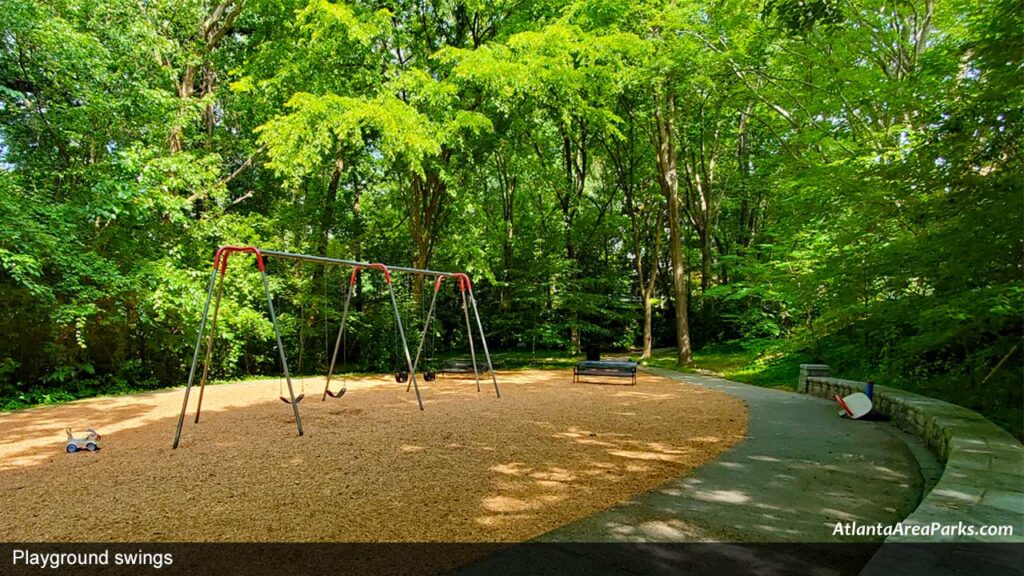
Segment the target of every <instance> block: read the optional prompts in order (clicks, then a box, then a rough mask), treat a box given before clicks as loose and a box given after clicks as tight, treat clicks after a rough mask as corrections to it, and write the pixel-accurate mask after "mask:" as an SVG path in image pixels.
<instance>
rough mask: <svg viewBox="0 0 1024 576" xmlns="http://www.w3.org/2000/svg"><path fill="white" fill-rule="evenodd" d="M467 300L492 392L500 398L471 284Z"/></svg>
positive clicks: (496, 378)
mask: <svg viewBox="0 0 1024 576" xmlns="http://www.w3.org/2000/svg"><path fill="white" fill-rule="evenodd" d="M469 302H470V304H472V305H473V316H475V317H476V327H477V328H479V329H480V341H481V342H483V345H484V356H485V357H486V358H487V369H488V370H490V371H491V380H492V381H493V382H494V393H495V394H497V395H498V398H501V390H499V389H498V377H497V376H496V375H495V374H494V366H493V365H492V364H491V353H490V351H488V350H487V338H485V337H484V325H483V324H481V323H480V312H478V311H477V309H476V298H474V297H473V286H472V285H470V286H469Z"/></svg>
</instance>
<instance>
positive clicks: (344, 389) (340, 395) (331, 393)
mask: <svg viewBox="0 0 1024 576" xmlns="http://www.w3.org/2000/svg"><path fill="white" fill-rule="evenodd" d="M345 392H348V388H342V389H341V390H338V392H337V393H335V392H331V391H330V390H327V395H328V396H330V397H331V398H341V397H342V396H344V395H345Z"/></svg>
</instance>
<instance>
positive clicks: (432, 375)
mask: <svg viewBox="0 0 1024 576" xmlns="http://www.w3.org/2000/svg"><path fill="white" fill-rule="evenodd" d="M423 379H424V380H426V381H427V382H433V381H434V380H437V372H434V371H433V370H430V371H427V372H424V373H423Z"/></svg>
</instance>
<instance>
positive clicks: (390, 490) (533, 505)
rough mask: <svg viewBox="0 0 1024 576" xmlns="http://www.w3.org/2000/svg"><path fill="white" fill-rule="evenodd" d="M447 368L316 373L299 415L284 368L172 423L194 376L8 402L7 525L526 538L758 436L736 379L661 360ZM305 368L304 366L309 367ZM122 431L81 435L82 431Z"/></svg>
mask: <svg viewBox="0 0 1024 576" xmlns="http://www.w3.org/2000/svg"><path fill="white" fill-rule="evenodd" d="M498 377H499V382H500V383H501V385H502V391H503V397H502V398H500V399H498V398H495V396H494V393H493V388H489V387H488V385H489V382H488V381H485V382H483V383H482V386H483V391H482V392H477V391H476V386H475V384H474V383H473V381H472V379H449V378H441V379H439V380H438V381H436V382H433V383H425V385H424V386H423V388H422V391H423V396H424V400H425V403H426V410H425V411H423V412H420V411H419V410H417V408H416V399H415V396H414V395H413V393H411V392H409V393H406V392H405V387H404V385H398V384H395V383H394V381H393V380H391V381H389V380H387V379H386V377H385V376H381V377H376V378H371V377H367V378H360V379H355V380H353V379H349V380H348V388H349V391H348V393H347V394H346V395H345V396H344V397H343V398H341V399H337V400H332V399H330V398H328V400H327V402H321V401H320V392H321V391H322V390H323V379H322V378H309V379H306V380H305V389H306V394H307V396H306V399H305V400H304V401H303V402H302V403H301V404H300V405H299V407H300V410H301V415H302V418H303V423H304V425H305V429H306V435H305V436H304V437H298V436H297V435H296V433H295V426H294V421H293V418H292V414H291V407H289V406H287V405H285V404H283V403H281V402H280V401H279V400H278V399H277V394H278V381H277V380H265V381H249V382H241V383H236V384H227V385H218V386H211V387H208V388H207V389H206V397H205V399H204V405H203V418H202V422H201V423H200V424H198V425H196V424H193V423H192V418H193V414H194V406H195V401H194V398H195V396H193V400H192V402H191V406H190V412H189V416H188V418H187V419H186V424H185V428H184V432H183V435H182V442H181V446H180V447H179V449H177V450H171V448H170V445H171V440H172V437H173V432H174V425H175V423H176V418H177V412H178V410H179V409H180V406H181V399H182V390H181V389H176V390H169V391H161V392H154V393H148V394H140V395H135V396H123V397H111V398H98V399H93V400H87V401H81V402H75V403H71V404H66V405H61V406H53V407H45V408H38V409H30V410H22V411H17V412H14V413H9V414H3V415H0V492H2V493H3V494H4V495H5V498H4V505H3V514H0V540H4V541H27V542H42V541H60V542H67V541H177V542H181V541H205V542H293V541H294V542H316V541H334V542H340V541H360V542H364V541H365V542H443V541H448V542H453V541H454V542H515V541H522V540H526V539H529V538H532V537H535V536H537V535H539V534H542V533H544V532H547V531H549V530H551V529H553V528H556V527H558V526H561V525H564V524H566V523H568V522H571V521H573V520H576V519H578V518H582V517H586V516H588V515H590V514H593V513H595V512H597V511H600V510H603V509H606V508H608V507H610V506H612V505H614V504H616V503H619V502H622V501H625V500H627V499H629V498H630V497H631V496H633V495H635V494H637V493H640V492H643V491H646V490H650V489H652V488H654V487H656V486H658V485H659V484H661V483H663V482H665V481H667V480H669V479H671V478H674V477H677V476H680V475H682V474H685V473H686V472H687V471H688V470H691V469H693V468H695V467H697V466H699V465H701V464H703V463H705V462H708V461H709V460H712V459H714V458H715V457H716V456H717V455H719V454H721V453H722V452H723V451H725V450H726V449H728V448H729V447H730V446H732V445H733V444H735V443H736V442H738V441H739V440H740V439H742V438H743V436H744V434H745V431H746V419H747V412H746V408H745V406H744V405H743V403H742V402H741V401H740V400H738V399H735V398H733V397H730V396H727V395H725V394H722V393H719V392H715V391H711V390H707V389H704V388H700V387H698V386H691V385H685V384H680V383H678V382H674V381H671V380H667V379H663V378H658V377H655V376H650V375H642V376H641V377H640V378H639V382H638V384H637V385H636V386H635V387H634V386H628V385H620V384H621V383H622V382H625V381H618V382H617V381H616V380H611V381H610V382H611V383H610V384H595V383H579V384H573V383H572V375H571V372H570V371H516V372H504V373H501V372H500V373H499V374H498ZM296 385H297V387H298V385H299V384H298V381H297V382H296ZM65 426H71V427H72V428H73V429H74V430H75V431H79V430H81V429H83V428H84V427H86V426H91V427H94V428H96V429H98V430H99V431H100V432H101V433H102V434H103V440H104V447H103V449H102V450H100V451H99V452H96V453H78V454H65V453H63V440H64V434H63V430H64V427H65Z"/></svg>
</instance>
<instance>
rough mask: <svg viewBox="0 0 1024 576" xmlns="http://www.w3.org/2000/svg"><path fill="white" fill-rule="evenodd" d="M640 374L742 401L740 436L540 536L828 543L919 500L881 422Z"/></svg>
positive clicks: (813, 401) (909, 467)
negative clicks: (687, 468)
mask: <svg viewBox="0 0 1024 576" xmlns="http://www.w3.org/2000/svg"><path fill="white" fill-rule="evenodd" d="M649 371H650V372H653V373H654V374H657V375H659V376H665V377H668V378H673V379H675V380H679V381H681V382H690V383H694V384H699V385H701V386H706V387H708V388H711V389H714V390H720V391H722V392H726V393H728V394H731V395H733V396H736V397H738V398H741V399H742V400H743V401H745V402H746V403H747V407H748V408H749V410H750V422H749V424H748V432H747V435H748V437H747V439H746V440H744V441H743V442H741V443H739V444H738V445H737V446H735V447H734V448H733V449H732V450H730V451H729V452H727V453H726V454H724V455H723V456H722V457H721V458H719V459H718V460H717V461H715V462H711V463H709V464H705V465H704V466H702V467H701V468H699V469H697V470H696V471H695V472H694V473H693V474H690V475H688V476H685V477H682V478H678V479H676V480H674V481H671V482H668V483H667V484H665V485H663V486H661V487H660V488H658V489H656V490H653V491H651V492H648V493H645V494H641V495H639V496H637V497H635V498H634V499H632V500H630V501H629V502H626V503H624V504H621V505H619V506H616V507H614V508H612V509H610V510H607V511H605V512H603V513H600V514H597V515H595V516H592V517H590V518H585V519H583V520H579V521H577V522H573V523H572V524H569V525H567V526H564V527H562V528H559V529H557V530H554V531H553V532H550V533H548V534H546V535H544V536H543V537H541V539H540V540H542V541H546V542H580V541H583V542H678V541H691V542H692V541H709V540H710V541H729V542H835V541H836V537H835V536H833V535H832V533H833V529H834V528H835V525H836V522H839V521H857V522H858V523H861V524H868V523H872V524H873V523H877V522H881V523H883V524H895V523H897V522H899V521H900V520H902V519H903V518H905V517H906V516H907V515H908V514H909V513H910V512H912V511H913V510H914V508H915V507H916V506H917V504H918V502H920V500H921V494H922V488H923V486H924V479H923V477H922V475H921V471H920V466H919V465H918V462H917V458H916V457H915V456H914V454H913V453H912V452H911V451H910V449H909V448H908V447H907V444H906V442H905V436H904V435H902V434H900V433H898V432H897V431H896V430H895V428H894V427H892V426H890V425H888V424H886V423H882V422H864V421H852V420H845V419H840V418H839V417H838V416H837V414H838V409H837V408H836V405H835V402H829V401H827V400H822V399H819V398H812V397H808V396H804V395H802V394H793V393H789V392H785V391H782V390H772V389H767V388H759V387H757V386H750V385H748V384H740V383H737V382H731V381H729V380H724V379H722V378H715V377H712V376H702V375H699V374H683V373H679V372H674V371H669V370H656V369H650V370H649ZM685 417H686V415H685V414H681V415H680V418H685ZM923 457H926V456H923Z"/></svg>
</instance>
